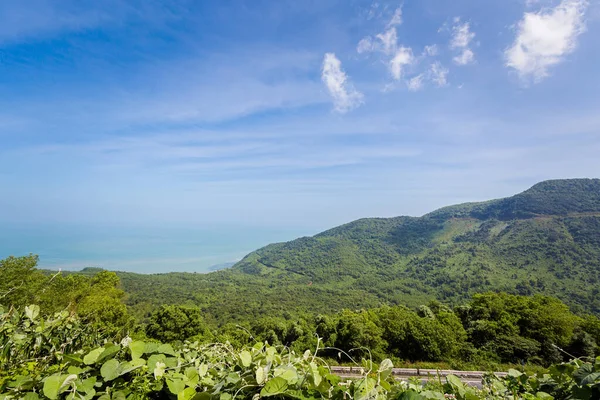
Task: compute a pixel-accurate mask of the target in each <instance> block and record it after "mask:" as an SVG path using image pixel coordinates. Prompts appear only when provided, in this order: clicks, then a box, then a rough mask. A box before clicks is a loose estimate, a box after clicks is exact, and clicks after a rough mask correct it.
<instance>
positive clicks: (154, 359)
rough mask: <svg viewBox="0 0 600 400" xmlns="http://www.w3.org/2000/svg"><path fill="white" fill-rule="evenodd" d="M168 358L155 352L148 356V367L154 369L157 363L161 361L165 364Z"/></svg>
mask: <svg viewBox="0 0 600 400" xmlns="http://www.w3.org/2000/svg"><path fill="white" fill-rule="evenodd" d="M166 360H167V357H166V356H165V355H164V354H153V355H151V356H150V357H149V358H148V362H147V363H146V365H148V369H150V370H153V369H154V368H155V367H156V363H158V362H160V363H163V364H164V363H165V361H166Z"/></svg>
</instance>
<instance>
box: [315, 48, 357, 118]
mask: <svg viewBox="0 0 600 400" xmlns="http://www.w3.org/2000/svg"><path fill="white" fill-rule="evenodd" d="M321 79H323V82H324V83H325V86H326V87H327V90H328V91H329V94H330V95H331V98H332V99H333V105H334V108H335V110H336V111H337V112H340V113H345V112H348V111H350V110H352V109H354V108H356V107H358V106H359V105H361V104H362V103H363V98H364V96H363V94H362V93H360V92H359V91H357V90H356V89H354V87H353V86H352V84H350V83H349V82H348V76H347V75H346V73H345V72H344V71H343V70H342V63H341V62H340V60H339V59H338V58H337V57H336V56H335V54H334V53H326V54H325V57H324V58H323V70H322V75H321Z"/></svg>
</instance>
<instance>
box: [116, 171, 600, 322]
mask: <svg viewBox="0 0 600 400" xmlns="http://www.w3.org/2000/svg"><path fill="white" fill-rule="evenodd" d="M119 276H120V277H121V280H122V282H123V286H124V289H125V291H126V292H127V294H128V297H127V302H128V304H129V305H130V306H131V307H132V308H133V309H134V310H135V312H136V314H137V315H138V316H142V315H144V314H146V313H148V312H150V310H152V309H153V308H154V307H155V306H156V305H157V304H163V303H172V304H181V303H186V304H190V305H198V306H200V307H201V308H202V309H203V310H204V311H205V312H206V313H207V314H208V315H210V318H214V319H216V320H218V321H221V322H226V321H231V320H236V319H238V318H240V317H243V318H246V317H256V316H260V315H262V314H263V313H265V312H275V313H277V312H278V313H288V314H295V313H298V312H302V311H311V312H335V311H338V310H340V309H342V308H361V307H376V306H380V305H384V304H400V305H407V306H411V307H416V306H418V305H420V304H426V303H427V302H428V301H430V300H434V299H437V300H441V301H444V302H446V303H448V304H459V303H462V302H464V301H465V300H467V299H469V298H470V297H471V296H472V295H473V294H475V293H480V292H486V291H504V292H508V293H513V294H521V295H531V294H545V295H552V296H556V297H558V298H560V299H561V300H563V301H564V302H566V303H567V304H568V305H569V306H570V307H571V308H572V309H574V310H576V311H588V312H593V313H596V314H598V313H600V280H599V277H600V180H599V179H573V180H555V181H547V182H542V183H539V184H537V185H535V186H534V187H532V188H531V189H529V190H527V191H525V192H523V193H521V194H518V195H516V196H513V197H510V198H506V199H500V200H492V201H488V202H484V203H471V204H462V205H457V206H451V207H446V208H442V209H440V210H437V211H434V212H432V213H430V214H427V215H425V216H423V217H420V218H415V217H397V218H387V219H385V218H369V219H361V220H358V221H354V222H351V223H349V224H346V225H342V226H339V227H337V228H333V229H331V230H328V231H326V232H323V233H320V234H318V235H316V236H314V237H304V238H300V239H297V240H294V241H291V242H287V243H277V244H272V245H269V246H266V247H264V248H262V249H259V250H257V251H255V252H253V253H251V254H249V255H248V256H246V257H245V258H244V259H243V260H242V261H240V262H239V263H237V264H236V265H235V266H234V267H233V268H231V269H228V270H224V271H218V272H214V273H210V274H184V273H171V274H161V275H136V274H130V273H119Z"/></svg>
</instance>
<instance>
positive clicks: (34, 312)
mask: <svg viewBox="0 0 600 400" xmlns="http://www.w3.org/2000/svg"><path fill="white" fill-rule="evenodd" d="M25 315H26V316H27V318H29V319H30V320H31V322H33V320H35V319H36V318H37V316H38V315H40V306H38V305H36V304H32V305H30V306H27V307H25Z"/></svg>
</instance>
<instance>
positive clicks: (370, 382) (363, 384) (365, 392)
mask: <svg viewBox="0 0 600 400" xmlns="http://www.w3.org/2000/svg"><path fill="white" fill-rule="evenodd" d="M376 385H377V381H376V380H375V379H373V378H363V379H361V380H360V381H358V385H357V386H356V390H355V391H354V398H355V399H356V400H364V399H369V398H371V397H374V396H372V394H371V392H372V391H373V390H374V389H375V386H376Z"/></svg>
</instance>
